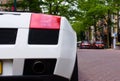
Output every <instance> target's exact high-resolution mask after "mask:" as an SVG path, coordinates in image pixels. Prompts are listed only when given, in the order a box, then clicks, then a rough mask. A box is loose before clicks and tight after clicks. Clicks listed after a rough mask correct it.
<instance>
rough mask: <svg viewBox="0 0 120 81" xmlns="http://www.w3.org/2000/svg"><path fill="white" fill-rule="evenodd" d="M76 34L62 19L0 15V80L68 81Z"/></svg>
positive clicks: (37, 15) (73, 60)
mask: <svg viewBox="0 0 120 81" xmlns="http://www.w3.org/2000/svg"><path fill="white" fill-rule="evenodd" d="M75 60H76V34H75V32H74V31H73V29H72V27H71V26H70V24H69V23H68V21H67V20H66V18H64V17H60V16H53V15H45V14H36V13H17V12H16V13H15V12H10V13H8V12H0V80H2V81H8V80H17V81H21V80H29V81H33V80H34V81H69V80H70V79H71V76H72V73H73V70H74V66H75Z"/></svg>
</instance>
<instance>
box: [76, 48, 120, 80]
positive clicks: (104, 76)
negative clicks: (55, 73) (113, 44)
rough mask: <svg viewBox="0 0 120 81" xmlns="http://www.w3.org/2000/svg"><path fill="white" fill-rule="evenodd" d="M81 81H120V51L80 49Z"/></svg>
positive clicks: (78, 54) (78, 53)
mask: <svg viewBox="0 0 120 81" xmlns="http://www.w3.org/2000/svg"><path fill="white" fill-rule="evenodd" d="M77 56H78V72H79V73H78V74H79V81H120V50H114V49H78V50H77Z"/></svg>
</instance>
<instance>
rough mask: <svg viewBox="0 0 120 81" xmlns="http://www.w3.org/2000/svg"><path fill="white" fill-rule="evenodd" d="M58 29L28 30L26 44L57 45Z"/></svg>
mask: <svg viewBox="0 0 120 81" xmlns="http://www.w3.org/2000/svg"><path fill="white" fill-rule="evenodd" d="M58 35H59V30H58V29H30V30H29V38H28V44H47V45H48V44H57V43H58Z"/></svg>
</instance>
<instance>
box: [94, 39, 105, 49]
mask: <svg viewBox="0 0 120 81" xmlns="http://www.w3.org/2000/svg"><path fill="white" fill-rule="evenodd" d="M104 46H105V45H104V43H103V41H96V42H95V43H94V45H93V47H94V48H101V49H104Z"/></svg>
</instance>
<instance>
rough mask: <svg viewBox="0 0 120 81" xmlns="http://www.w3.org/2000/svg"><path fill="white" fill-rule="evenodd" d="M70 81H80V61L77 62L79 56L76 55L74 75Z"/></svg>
mask: <svg viewBox="0 0 120 81" xmlns="http://www.w3.org/2000/svg"><path fill="white" fill-rule="evenodd" d="M70 81H78V62H77V57H76V61H75V66H74V70H73V73H72V77H71V80H70Z"/></svg>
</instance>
